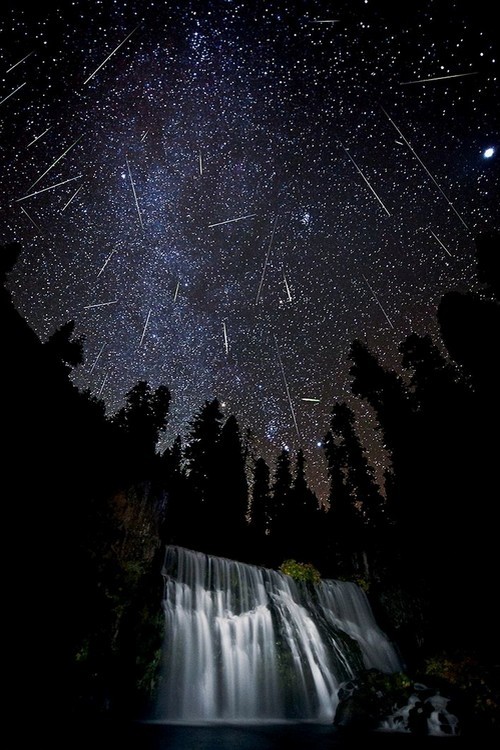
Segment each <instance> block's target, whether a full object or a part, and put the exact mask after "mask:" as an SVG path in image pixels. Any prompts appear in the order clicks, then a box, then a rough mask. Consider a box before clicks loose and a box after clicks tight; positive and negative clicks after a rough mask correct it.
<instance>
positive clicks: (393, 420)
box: [0, 232, 500, 715]
mask: <svg viewBox="0 0 500 750" xmlns="http://www.w3.org/2000/svg"><path fill="white" fill-rule="evenodd" d="M20 250H21V248H20V247H19V246H18V245H7V246H4V247H3V248H1V249H0V265H1V273H2V289H1V296H0V315H1V319H2V332H3V335H2V345H3V354H4V356H3V366H2V394H3V399H2V432H3V440H2V453H3V466H4V470H3V482H4V489H5V492H4V504H3V510H4V525H3V528H4V550H5V563H4V580H5V588H6V602H7V606H6V615H5V620H6V624H7V633H8V635H7V638H8V641H7V642H8V643H9V654H8V658H9V661H11V662H12V663H11V665H10V670H9V686H10V689H11V693H12V694H13V695H16V694H20V693H22V692H23V691H25V684H26V675H27V674H28V673H29V675H30V677H29V682H30V690H33V691H35V693H36V695H37V696H38V697H37V709H39V710H40V713H41V714H42V713H43V711H44V710H46V709H47V708H48V707H50V706H52V705H54V704H57V706H58V710H65V711H67V712H68V714H69V715H71V714H75V713H78V712H81V711H88V710H94V711H97V712H100V711H105V710H107V709H108V708H109V707H111V708H116V707H117V708H118V709H119V710H121V711H131V710H133V711H140V709H141V707H142V706H146V705H147V703H148V700H149V699H150V697H151V694H152V693H153V692H154V686H155V680H156V679H157V674H158V665H159V663H160V659H161V643H162V627H163V622H162V611H161V598H162V579H161V567H162V560H163V554H164V549H165V545H166V544H173V545H179V546H185V547H188V548H191V549H195V550H200V551H202V552H206V553H209V554H213V555H219V556H224V557H229V558H233V559H237V560H240V561H242V562H249V563H253V564H257V565H265V566H270V567H278V566H280V565H281V564H282V563H283V561H285V560H290V559H293V560H296V561H299V562H303V563H310V564H312V565H313V566H314V567H315V568H316V569H317V570H318V571H319V572H320V573H321V575H323V576H325V577H332V578H342V579H348V580H356V581H358V582H359V583H360V585H362V586H363V588H365V590H367V592H368V595H369V598H370V601H371V603H372V606H373V608H374V611H375V613H376V616H377V619H378V621H379V623H380V624H381V626H382V627H383V628H384V629H385V630H386V632H388V633H389V635H390V636H391V637H392V638H393V639H394V640H395V642H396V643H397V644H398V646H399V648H400V650H401V653H402V656H403V659H404V660H405V662H406V663H407V664H408V665H409V666H410V667H412V666H415V668H418V667H419V665H420V664H421V663H422V662H423V660H424V659H425V658H428V657H431V656H432V655H434V654H437V653H444V652H446V653H447V654H467V655H468V656H470V657H471V658H474V659H477V660H479V662H481V663H491V664H495V663H496V664H498V659H499V647H498V632H499V630H500V628H499V625H500V623H499V616H498V610H497V609H496V608H494V607H493V606H492V600H493V599H494V597H495V592H496V587H497V582H498V552H497V540H498V531H497V517H498V513H497V505H498V486H499V469H498V460H499V450H498V449H499V441H498V426H499V424H500V420H499V418H500V395H499V394H500V390H499V383H500V377H499V376H500V357H499V352H498V347H499V341H500V335H499V334H500V235H499V234H498V233H497V232H486V233H483V234H481V235H480V236H478V237H477V239H476V260H477V281H478V291H476V292H458V291H450V292H448V293H446V294H445V295H444V296H443V297H442V299H441V301H440V303H439V306H438V309H437V311H436V314H437V321H438V324H439V329H440V334H441V338H440V340H433V338H432V337H431V336H430V335H417V334H416V333H412V334H410V335H409V336H407V337H406V338H405V340H404V341H402V342H401V344H400V346H399V352H400V368H399V369H398V371H397V372H396V371H393V370H389V369H387V368H386V367H384V366H383V365H382V364H381V363H380V361H379V360H378V358H377V357H376V356H375V354H374V353H373V352H372V351H370V350H369V349H368V348H367V346H366V345H365V344H364V343H363V342H362V341H359V340H356V341H353V342H352V345H351V349H350V353H349V359H350V363H351V365H350V377H351V389H352V393H353V395H354V396H355V397H357V398H359V399H361V400H363V401H364V402H366V404H368V405H369V407H370V409H371V411H372V413H373V415H374V422H375V429H376V430H377V431H378V432H379V435H380V438H381V442H382V444H383V446H384V448H385V451H386V454H387V457H388V459H387V466H386V468H385V474H384V486H383V487H381V486H379V485H378V484H377V481H376V478H375V471H374V469H373V467H372V466H371V465H370V463H369V461H368V458H367V452H366V450H365V448H364V446H363V444H362V441H361V439H360V431H359V429H358V425H357V422H356V417H355V413H354V410H353V409H352V407H351V406H349V405H348V404H346V403H336V404H332V411H331V420H330V424H329V429H328V432H327V434H326V435H325V436H324V440H323V446H324V452H325V462H326V470H327V474H328V481H329V496H328V504H327V505H324V506H323V505H321V504H320V503H319V501H318V498H317V497H316V495H315V494H314V492H313V491H312V490H311V488H310V487H309V485H308V481H307V467H306V461H305V457H304V453H303V452H302V451H301V450H299V451H298V452H297V453H296V454H295V455H292V454H290V453H289V452H288V451H286V450H282V451H281V452H280V453H279V454H278V455H277V456H276V459H275V462H274V464H273V465H268V463H266V461H265V460H264V458H263V457H262V456H259V455H257V454H256V453H255V450H254V447H253V442H252V439H251V433H250V431H248V430H245V429H242V428H241V426H240V425H239V424H238V421H237V418H236V416H235V415H233V414H230V415H227V416H226V415H224V414H223V412H222V409H221V404H220V403H219V401H218V400H217V399H214V400H212V401H205V402H204V403H203V404H202V405H201V406H200V409H199V411H198V412H197V413H196V414H195V415H193V417H192V419H191V422H190V424H189V429H188V433H187V435H186V437H185V438H184V439H182V438H181V437H180V436H179V437H177V438H176V439H175V440H174V442H173V443H172V444H171V445H170V446H169V447H168V448H167V449H166V450H164V451H163V452H160V451H159V450H158V443H159V438H160V436H161V435H162V433H163V432H164V430H165V428H166V426H167V424H168V415H169V406H170V401H171V394H170V392H169V389H168V384H165V385H161V386H159V387H158V388H156V389H152V388H151V387H150V385H149V384H148V383H147V382H146V381H140V382H138V383H137V384H136V385H134V386H133V388H131V390H130V391H129V392H128V393H127V394H126V396H125V403H124V405H123V407H122V408H121V409H120V410H119V411H118V412H117V413H116V414H114V415H109V414H107V413H106V408H105V404H104V402H103V401H102V400H100V399H99V398H96V397H95V396H93V395H92V394H91V393H90V392H89V391H82V390H79V389H78V388H77V387H76V386H75V385H74V384H73V382H72V379H71V373H72V371H73V370H74V368H76V367H79V366H80V365H81V364H82V362H83V358H84V342H83V341H82V340H79V339H75V338H74V323H73V321H69V322H67V323H66V324H64V325H63V326H61V327H60V328H59V329H58V330H56V331H55V332H54V333H53V334H52V335H51V336H50V337H49V338H48V339H47V340H46V341H44V342H42V341H40V339H39V338H38V337H37V335H36V334H35V333H34V331H33V330H32V329H31V328H30V327H29V325H28V324H27V323H26V321H25V320H24V319H23V318H22V317H21V315H20V314H19V313H18V312H17V310H16V309H15V306H14V304H13V302H12V298H11V294H10V292H9V291H8V288H7V287H8V275H9V273H10V271H11V270H12V268H13V267H14V265H15V262H16V259H17V257H18V255H19V253H20ZM10 646H11V647H10ZM61 685H63V686H64V689H63V690H61Z"/></svg>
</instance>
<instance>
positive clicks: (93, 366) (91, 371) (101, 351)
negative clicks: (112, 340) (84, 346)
mask: <svg viewBox="0 0 500 750" xmlns="http://www.w3.org/2000/svg"><path fill="white" fill-rule="evenodd" d="M105 346H106V343H104V344H103V345H102V346H101V348H100V350H99V354H98V355H97V357H96V358H95V360H94V364H93V365H92V367H91V368H90V373H89V374H90V375H92V373H93V372H94V369H95V366H96V364H97V361H98V359H99V357H100V356H101V354H102V353H103V351H104V347H105Z"/></svg>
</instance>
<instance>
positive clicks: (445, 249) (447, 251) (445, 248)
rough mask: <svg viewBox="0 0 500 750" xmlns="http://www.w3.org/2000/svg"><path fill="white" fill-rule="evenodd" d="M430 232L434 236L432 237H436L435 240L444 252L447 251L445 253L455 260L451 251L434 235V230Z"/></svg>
mask: <svg viewBox="0 0 500 750" xmlns="http://www.w3.org/2000/svg"><path fill="white" fill-rule="evenodd" d="M429 231H430V233H431V234H432V236H433V237H434V239H435V240H437V241H438V242H439V244H440V245H441V247H442V248H443V250H444V251H445V253H448V255H449V256H450V258H453V255H452V254H451V253H450V251H449V250H448V248H447V247H445V246H444V245H443V243H442V242H441V240H440V239H439V237H438V236H437V235H435V234H434V232H433V231H432V229H430V230H429Z"/></svg>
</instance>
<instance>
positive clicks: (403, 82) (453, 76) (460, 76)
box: [399, 70, 478, 86]
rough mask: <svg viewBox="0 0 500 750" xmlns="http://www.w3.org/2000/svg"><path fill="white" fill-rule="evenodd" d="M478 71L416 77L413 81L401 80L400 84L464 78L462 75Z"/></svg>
mask: <svg viewBox="0 0 500 750" xmlns="http://www.w3.org/2000/svg"><path fill="white" fill-rule="evenodd" d="M477 73H478V71H477V70H476V71H474V72H473V73H454V74H453V75H450V76H438V77H436V78H417V79H416V80H414V81H401V83H400V84H399V85H400V86H408V85H409V84H410V83H427V82H428V81H446V80H447V79H448V78H464V76H475V75H477Z"/></svg>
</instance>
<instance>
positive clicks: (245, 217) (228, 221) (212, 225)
mask: <svg viewBox="0 0 500 750" xmlns="http://www.w3.org/2000/svg"><path fill="white" fill-rule="evenodd" d="M252 216H257V214H246V215H245V216H237V217H236V219H226V221H218V222H217V223H216V224H209V225H208V228H209V229H210V228H211V227H220V226H222V225H223V224H231V222H232V221H242V220H243V219H250V218H251V217H252Z"/></svg>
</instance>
